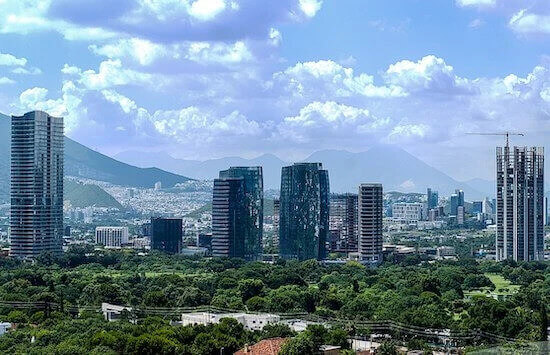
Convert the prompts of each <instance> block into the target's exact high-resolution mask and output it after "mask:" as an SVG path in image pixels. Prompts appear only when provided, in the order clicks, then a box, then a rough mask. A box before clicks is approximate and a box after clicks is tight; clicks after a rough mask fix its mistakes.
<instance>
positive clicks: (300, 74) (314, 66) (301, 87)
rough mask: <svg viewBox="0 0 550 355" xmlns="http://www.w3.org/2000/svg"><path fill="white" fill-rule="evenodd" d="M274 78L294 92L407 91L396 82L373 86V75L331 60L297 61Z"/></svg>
mask: <svg viewBox="0 0 550 355" xmlns="http://www.w3.org/2000/svg"><path fill="white" fill-rule="evenodd" d="M273 77H274V80H275V81H276V82H278V83H280V84H282V85H283V86H284V88H285V90H286V91H287V92H290V93H292V94H293V95H295V96H307V97H309V96H311V97H315V96H320V97H323V96H324V97H328V96H330V97H349V96H351V95H360V96H365V97H399V96H405V95H406V93H405V92H403V90H401V88H399V87H396V86H376V85H375V84H374V77H373V76H371V75H367V74H364V73H361V74H359V75H354V72H353V69H352V68H345V67H343V66H342V65H340V64H338V63H336V62H333V61H332V60H320V61H317V62H305V63H297V64H296V65H294V66H293V67H290V68H287V69H286V70H285V71H283V72H279V73H275V74H274V75H273Z"/></svg>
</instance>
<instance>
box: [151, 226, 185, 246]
mask: <svg viewBox="0 0 550 355" xmlns="http://www.w3.org/2000/svg"><path fill="white" fill-rule="evenodd" d="M182 235H183V233H182V220H181V219H180V218H151V249H154V250H160V251H164V252H166V253H172V254H179V253H180V252H181V246H182V243H183V241H182Z"/></svg>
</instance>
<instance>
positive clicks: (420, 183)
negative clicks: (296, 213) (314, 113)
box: [115, 145, 494, 200]
mask: <svg viewBox="0 0 550 355" xmlns="http://www.w3.org/2000/svg"><path fill="white" fill-rule="evenodd" d="M115 158H116V159H119V160H121V161H125V162H127V163H129V164H133V165H136V166H140V167H150V166H158V167H160V168H162V169H165V170H168V171H172V172H174V173H177V174H182V175H185V176H190V177H193V178H196V179H207V180H210V179H214V178H216V177H217V176H218V172H219V171H220V170H223V169H227V168H228V167H230V166H239V165H241V166H255V165H259V166H262V167H263V172H264V185H265V188H266V189H278V188H279V184H280V176H281V168H282V167H283V166H286V165H289V164H290V162H285V161H283V160H282V159H279V158H278V157H277V156H275V155H273V154H264V155H261V156H259V157H257V158H254V159H244V158H239V157H228V158H220V159H211V160H206V161H197V160H184V159H176V158H173V157H172V156H170V155H169V154H167V153H165V152H158V153H154V152H137V151H126V152H122V153H119V154H117V155H115ZM304 161H306V162H321V163H323V166H324V168H325V169H328V171H329V178H330V188H331V191H332V192H349V191H355V190H357V186H358V185H359V184H360V183H362V182H381V183H383V184H384V190H385V191H392V190H395V191H402V192H422V193H425V191H426V188H427V187H431V188H432V189H435V190H438V191H439V193H440V195H441V196H448V195H450V194H451V193H452V192H454V190H455V189H462V190H464V192H465V195H466V198H467V199H469V200H474V199H476V200H477V199H482V198H484V197H485V196H489V197H492V196H493V195H494V191H493V190H494V182H490V181H485V180H481V179H474V180H471V181H472V185H470V184H469V183H466V182H460V181H457V180H455V179H453V178H452V177H450V176H448V175H446V174H445V173H443V172H441V171H439V170H437V169H435V168H433V167H431V166H429V165H428V164H426V163H424V162H423V161H421V160H420V159H418V158H416V157H415V156H413V155H411V154H410V153H408V152H407V151H405V150H403V149H401V148H399V147H397V146H395V145H376V146H373V147H371V148H370V149H369V150H367V151H365V152H360V153H351V152H348V151H345V150H322V151H318V152H315V153H313V154H311V155H310V156H309V157H307V158H306V159H304Z"/></svg>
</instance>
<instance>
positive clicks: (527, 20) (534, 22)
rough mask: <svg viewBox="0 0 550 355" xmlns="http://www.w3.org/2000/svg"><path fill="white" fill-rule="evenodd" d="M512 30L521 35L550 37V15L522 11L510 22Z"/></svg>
mask: <svg viewBox="0 0 550 355" xmlns="http://www.w3.org/2000/svg"><path fill="white" fill-rule="evenodd" d="M509 25H510V28H512V30H514V31H515V32H517V33H521V34H546V35H550V15H539V14H533V13H529V12H528V11H527V10H521V11H519V12H518V13H516V14H515V15H514V16H512V18H511V19H510V22H509Z"/></svg>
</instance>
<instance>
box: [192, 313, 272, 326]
mask: <svg viewBox="0 0 550 355" xmlns="http://www.w3.org/2000/svg"><path fill="white" fill-rule="evenodd" d="M223 318H233V319H236V320H237V322H239V323H241V324H242V325H243V326H244V327H245V328H246V329H248V330H262V329H263V328H264V326H266V325H267V324H270V323H278V322H279V321H280V320H281V317H279V316H278V315H275V314H268V313H258V314H250V313H210V312H198V313H183V314H182V315H181V324H182V325H183V326H186V325H197V324H203V325H206V324H217V323H219V322H220V320H221V319H223Z"/></svg>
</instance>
